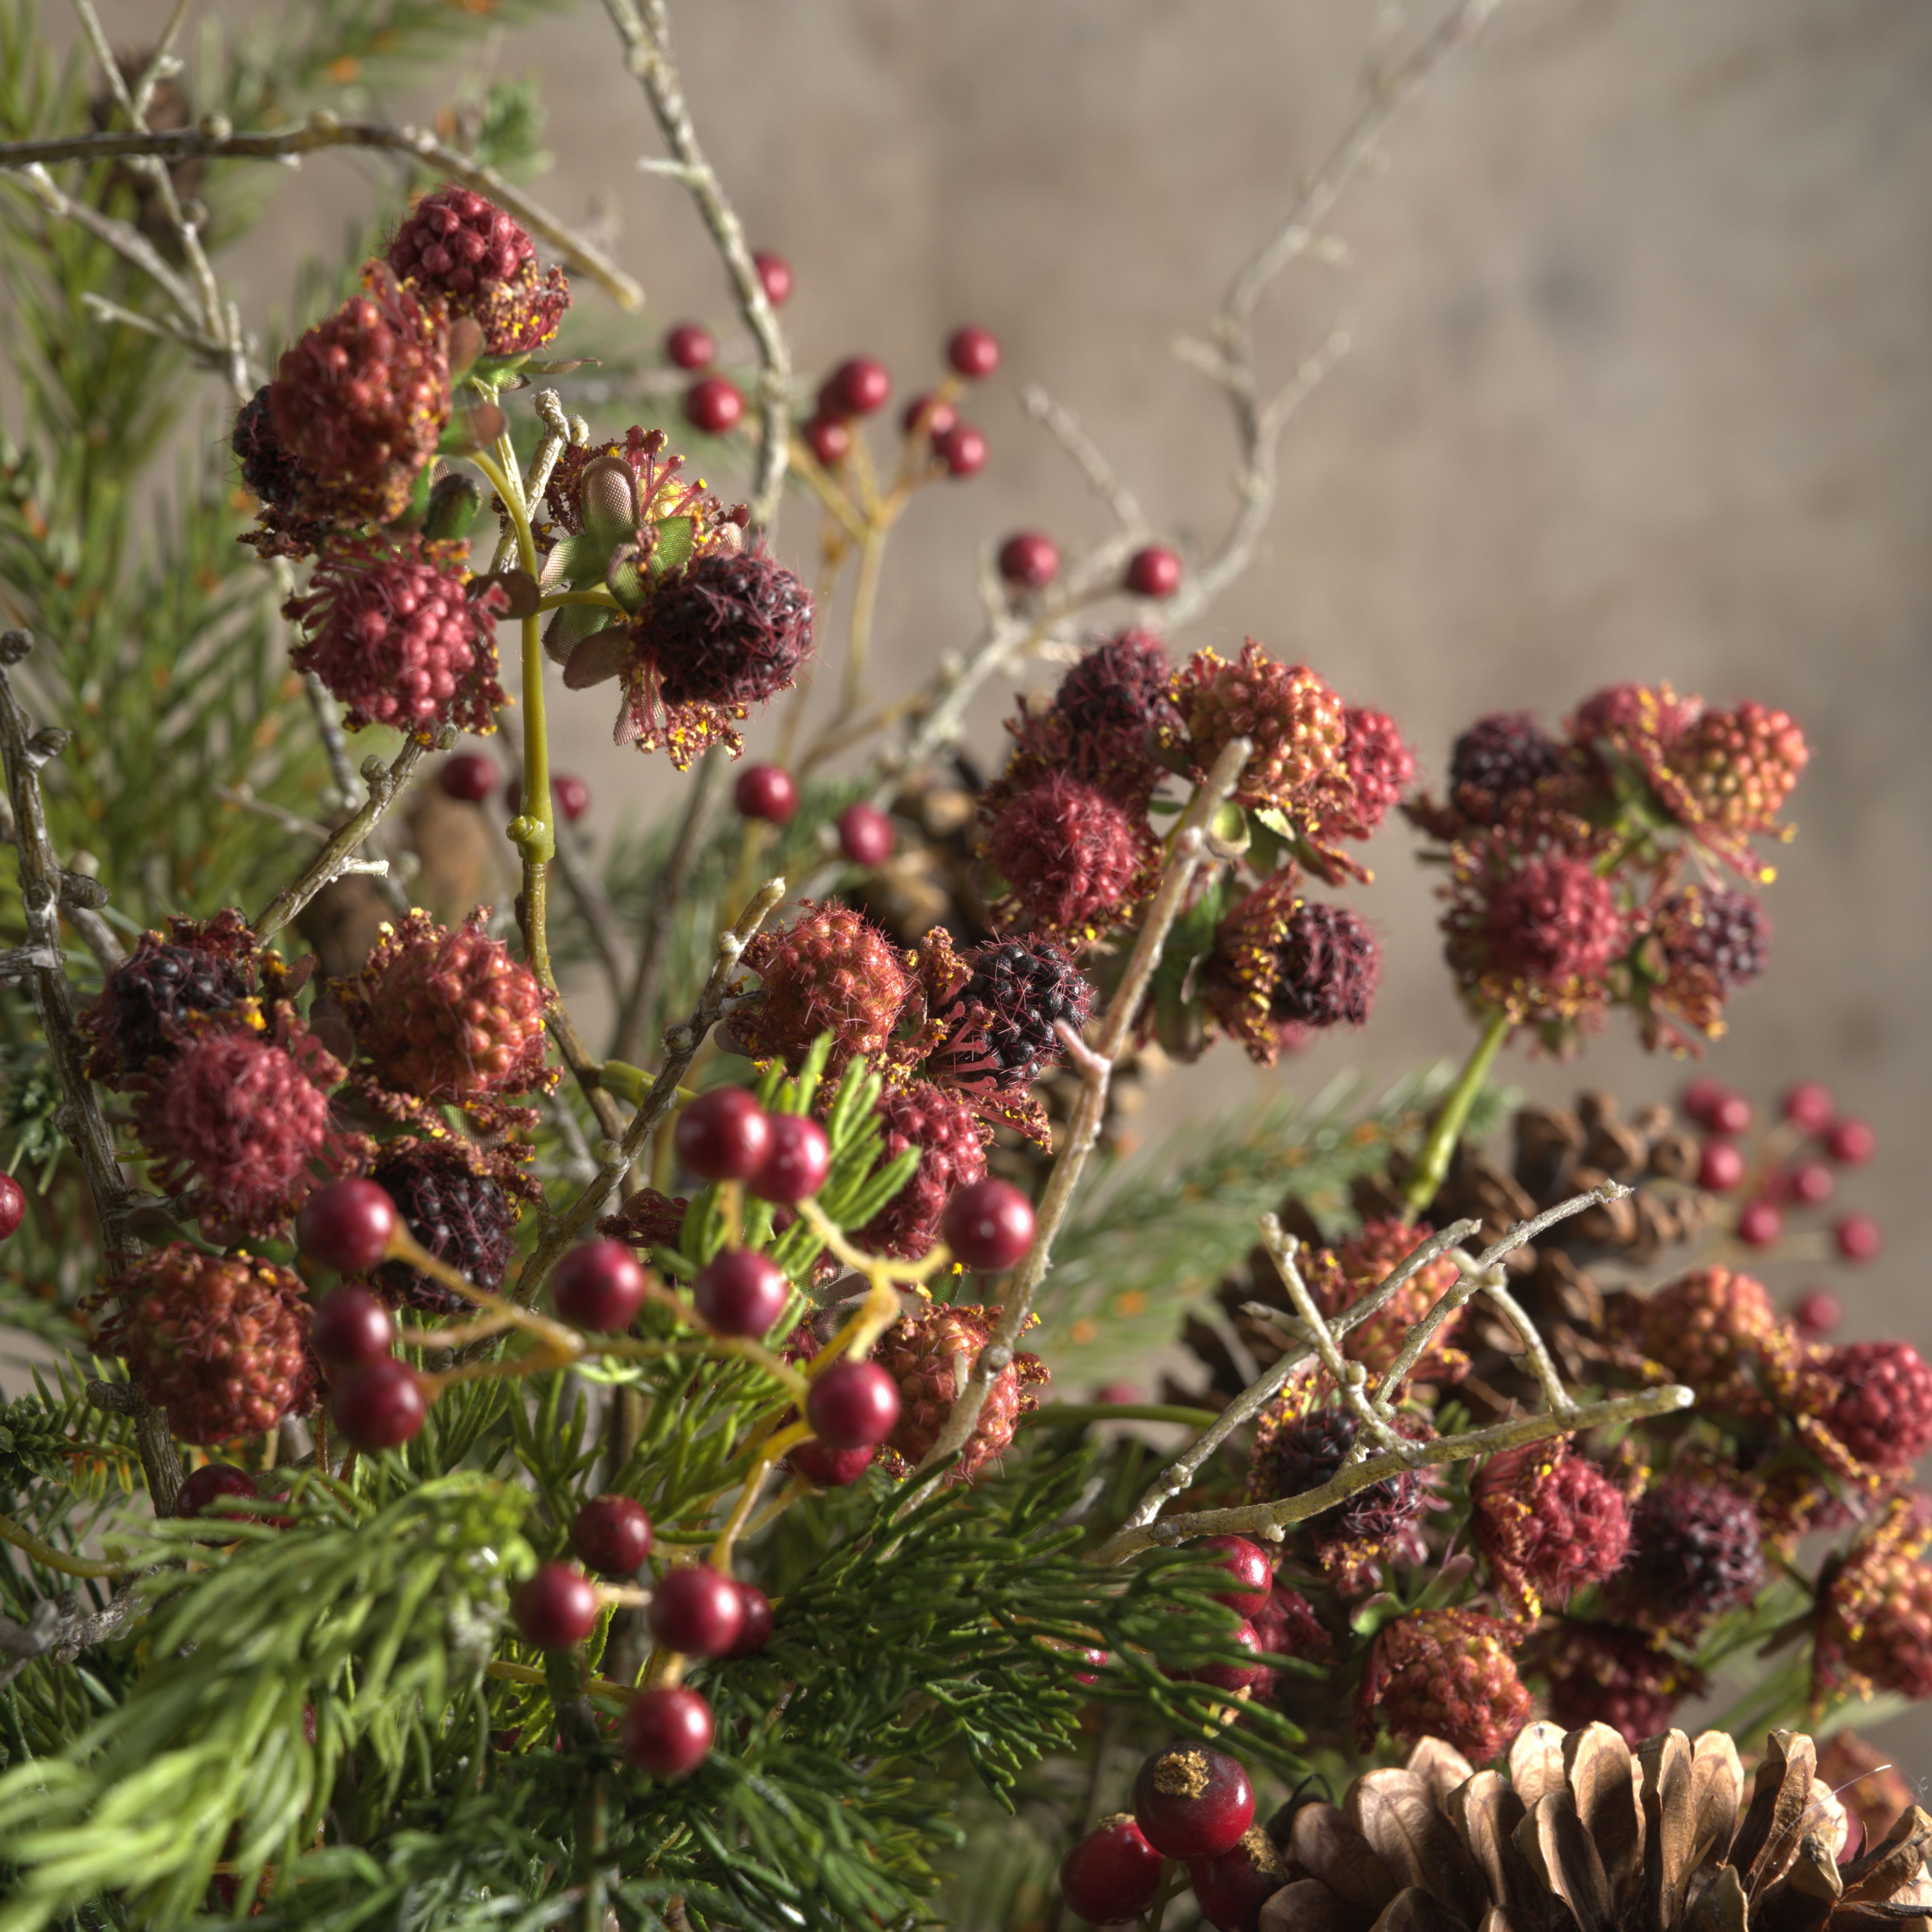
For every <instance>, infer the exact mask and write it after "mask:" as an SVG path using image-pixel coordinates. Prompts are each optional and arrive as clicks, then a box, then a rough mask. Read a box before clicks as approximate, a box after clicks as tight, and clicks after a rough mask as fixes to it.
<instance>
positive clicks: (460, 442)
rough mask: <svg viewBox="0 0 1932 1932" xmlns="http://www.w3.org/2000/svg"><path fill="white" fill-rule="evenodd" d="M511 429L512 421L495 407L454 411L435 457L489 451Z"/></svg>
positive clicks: (478, 405)
mask: <svg viewBox="0 0 1932 1932" xmlns="http://www.w3.org/2000/svg"><path fill="white" fill-rule="evenodd" d="M509 426H510V419H509V418H508V416H505V415H504V413H503V412H502V410H499V408H498V407H496V404H494V403H484V402H475V403H471V404H467V405H466V407H463V408H462V409H459V410H451V411H450V413H449V422H446V424H444V425H443V434H442V435H441V436H440V437H438V438H437V445H436V448H437V455H439V456H474V455H476V454H477V452H478V451H481V450H485V449H488V448H489V447H490V445H491V444H492V443H494V442H495V441H496V439H497V438H498V437H499V436H501V435H502V434H503V432H504V431H505V430H506V429H508V428H509Z"/></svg>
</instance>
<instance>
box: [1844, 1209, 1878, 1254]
mask: <svg viewBox="0 0 1932 1932" xmlns="http://www.w3.org/2000/svg"><path fill="white" fill-rule="evenodd" d="M1832 1241H1834V1242H1835V1244H1837V1247H1838V1252H1839V1253H1840V1254H1841V1255H1842V1256H1843V1257H1844V1258H1845V1259H1846V1261H1848V1262H1868V1261H1872V1260H1874V1259H1876V1257H1877V1255H1878V1252H1879V1249H1881V1248H1882V1247H1884V1246H1885V1237H1884V1235H1882V1234H1881V1233H1880V1232H1879V1225H1878V1223H1876V1221H1874V1220H1873V1219H1872V1217H1870V1215H1869V1214H1847V1215H1846V1216H1845V1217H1843V1219H1842V1220H1841V1221H1840V1222H1839V1223H1838V1226H1836V1227H1835V1228H1834V1229H1832Z"/></svg>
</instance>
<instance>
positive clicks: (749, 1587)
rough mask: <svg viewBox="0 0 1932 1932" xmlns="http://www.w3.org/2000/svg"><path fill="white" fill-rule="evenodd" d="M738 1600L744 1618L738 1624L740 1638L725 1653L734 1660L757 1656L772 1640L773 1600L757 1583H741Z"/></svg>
mask: <svg viewBox="0 0 1932 1932" xmlns="http://www.w3.org/2000/svg"><path fill="white" fill-rule="evenodd" d="M738 1600H739V1603H740V1604H742V1607H743V1609H744V1613H745V1615H744V1620H743V1622H741V1623H740V1624H739V1626H738V1640H737V1642H736V1643H734V1644H733V1645H732V1646H731V1648H730V1649H729V1650H727V1652H725V1653H724V1655H725V1656H726V1657H727V1658H730V1659H732V1660H733V1661H736V1659H738V1658H745V1657H756V1656H757V1654H758V1652H760V1651H761V1650H763V1649H764V1647H765V1646H766V1644H768V1643H770V1642H771V1640H772V1600H771V1598H769V1597H768V1596H766V1595H765V1593H764V1592H763V1591H762V1590H761V1589H759V1588H758V1586H757V1584H755V1583H740V1584H739V1586H738Z"/></svg>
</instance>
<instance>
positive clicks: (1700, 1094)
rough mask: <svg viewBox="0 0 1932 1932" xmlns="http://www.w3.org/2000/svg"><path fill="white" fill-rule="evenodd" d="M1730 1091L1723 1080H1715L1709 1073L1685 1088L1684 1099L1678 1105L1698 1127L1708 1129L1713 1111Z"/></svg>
mask: <svg viewBox="0 0 1932 1932" xmlns="http://www.w3.org/2000/svg"><path fill="white" fill-rule="evenodd" d="M1730 1091H1731V1090H1730V1088H1728V1087H1727V1086H1726V1085H1724V1082H1722V1081H1721V1080H1713V1079H1712V1078H1711V1076H1709V1074H1708V1073H1706V1074H1701V1075H1700V1076H1698V1078H1697V1079H1695V1080H1694V1081H1692V1082H1691V1084H1690V1085H1689V1086H1688V1087H1687V1088H1685V1090H1684V1095H1683V1098H1682V1100H1679V1102H1678V1103H1677V1104H1678V1106H1679V1107H1681V1108H1682V1109H1683V1111H1684V1112H1685V1115H1687V1116H1688V1118H1690V1119H1691V1120H1694V1121H1696V1122H1697V1124H1698V1126H1700V1127H1709V1125H1710V1124H1711V1109H1712V1108H1713V1107H1715V1106H1716V1105H1717V1104H1718V1102H1719V1101H1720V1100H1723V1099H1724V1097H1725V1096H1726V1095H1727V1094H1729V1093H1730Z"/></svg>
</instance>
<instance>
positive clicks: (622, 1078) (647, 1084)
mask: <svg viewBox="0 0 1932 1932" xmlns="http://www.w3.org/2000/svg"><path fill="white" fill-rule="evenodd" d="M597 1077H598V1081H599V1082H600V1083H601V1085H604V1086H605V1087H607V1088H609V1089H610V1091H611V1092H612V1093H613V1094H616V1097H618V1099H619V1100H628V1101H629V1102H630V1103H631V1106H634V1107H641V1106H643V1104H644V1096H645V1095H646V1094H648V1093H649V1091H651V1089H652V1088H653V1087H655V1085H657V1084H658V1076H656V1075H655V1073H646V1072H645V1071H644V1070H643V1068H642V1067H632V1066H631V1065H630V1064H628V1062H627V1061H622V1060H607V1061H604V1064H603V1065H602V1066H601V1067H599V1068H598V1075H597ZM677 1097H678V1098H679V1100H696V1099H697V1094H695V1093H694V1092H693V1091H691V1088H688V1087H680V1088H679V1089H678V1090H677Z"/></svg>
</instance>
